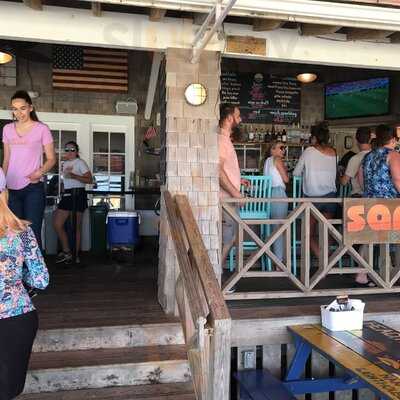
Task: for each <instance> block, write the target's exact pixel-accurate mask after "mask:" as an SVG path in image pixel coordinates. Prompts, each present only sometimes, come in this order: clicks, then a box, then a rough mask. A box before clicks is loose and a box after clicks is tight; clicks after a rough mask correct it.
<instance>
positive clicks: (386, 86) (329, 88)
mask: <svg viewBox="0 0 400 400" xmlns="http://www.w3.org/2000/svg"><path fill="white" fill-rule="evenodd" d="M389 112H390V78H373V79H365V80H362V81H351V82H341V83H331V84H328V85H326V86H325V118H326V119H336V118H355V117H370V116H376V115H384V114H389Z"/></svg>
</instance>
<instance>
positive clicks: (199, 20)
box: [193, 13, 208, 26]
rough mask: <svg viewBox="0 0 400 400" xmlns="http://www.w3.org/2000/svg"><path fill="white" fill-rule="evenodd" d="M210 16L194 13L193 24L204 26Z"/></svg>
mask: <svg viewBox="0 0 400 400" xmlns="http://www.w3.org/2000/svg"><path fill="white" fill-rule="evenodd" d="M207 16H208V14H205V13H194V14H193V24H194V25H200V26H201V25H203V24H204V21H205V20H206V18H207Z"/></svg>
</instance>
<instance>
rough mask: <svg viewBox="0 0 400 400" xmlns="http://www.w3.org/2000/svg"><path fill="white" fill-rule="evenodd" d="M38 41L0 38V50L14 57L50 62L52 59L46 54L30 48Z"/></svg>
mask: <svg viewBox="0 0 400 400" xmlns="http://www.w3.org/2000/svg"><path fill="white" fill-rule="evenodd" d="M37 45H38V43H33V42H18V41H13V40H4V39H0V52H3V53H8V54H11V55H12V56H13V57H16V58H23V59H25V60H29V61H34V62H39V63H51V62H52V60H51V58H49V57H48V56H46V55H44V54H42V53H40V52H38V51H34V50H32V49H33V48H34V47H36V46H37Z"/></svg>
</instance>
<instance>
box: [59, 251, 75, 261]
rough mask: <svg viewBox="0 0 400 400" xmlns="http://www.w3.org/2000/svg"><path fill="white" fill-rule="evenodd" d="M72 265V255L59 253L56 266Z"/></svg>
mask: <svg viewBox="0 0 400 400" xmlns="http://www.w3.org/2000/svg"><path fill="white" fill-rule="evenodd" d="M63 262H65V263H70V262H72V254H71V253H65V252H64V251H61V252H60V253H58V255H57V258H56V264H60V263H63Z"/></svg>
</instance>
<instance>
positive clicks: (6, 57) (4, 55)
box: [0, 51, 13, 64]
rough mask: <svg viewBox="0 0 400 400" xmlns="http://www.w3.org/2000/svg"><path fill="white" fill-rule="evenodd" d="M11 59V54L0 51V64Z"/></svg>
mask: <svg viewBox="0 0 400 400" xmlns="http://www.w3.org/2000/svg"><path fill="white" fill-rule="evenodd" d="M12 59H13V56H12V54H10V53H6V52H3V51H0V64H7V63H8V62H10V61H11V60H12Z"/></svg>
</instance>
